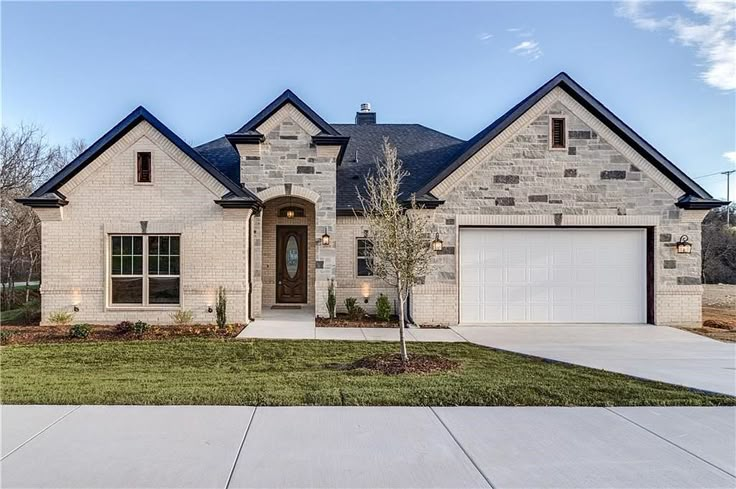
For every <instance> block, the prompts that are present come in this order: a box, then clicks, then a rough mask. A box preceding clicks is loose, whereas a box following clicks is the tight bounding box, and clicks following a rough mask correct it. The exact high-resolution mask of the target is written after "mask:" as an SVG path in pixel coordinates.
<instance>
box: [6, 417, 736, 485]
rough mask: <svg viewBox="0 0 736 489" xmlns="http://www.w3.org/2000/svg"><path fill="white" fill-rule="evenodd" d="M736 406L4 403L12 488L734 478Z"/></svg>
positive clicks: (724, 481)
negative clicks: (596, 406) (403, 406)
mask: <svg viewBox="0 0 736 489" xmlns="http://www.w3.org/2000/svg"><path fill="white" fill-rule="evenodd" d="M735 420H736V408H729V407H724V408H688V407H682V408H543V407H540V408H535V407H531V408H506V407H499V408H494V407H489V408H482V407H481V408H475V407H468V408H462V407H461V408H426V407H425V408H422V407H417V408H401V407H375V408H373V407H286V408H268V407H265V408H261V407H258V408H253V407H247V406H230V407H227V406H2V408H1V409H0V421H1V423H2V461H0V486H2V487H3V488H13V487H34V488H52V487H53V488H67V487H69V488H89V487H95V488H108V487H109V488H113V487H115V488H119V487H151V488H154V487H155V488H162V487H198V488H210V487H213V488H241V487H242V488H247V487H248V488H255V487H258V488H287V487H288V488H294V487H330V488H359V487H366V488H368V487H370V488H440V487H443V488H444V487H447V488H449V487H452V488H464V487H495V488H514V487H518V488H529V487H534V488H546V487H549V488H552V487H555V488H558V487H566V488H575V487H608V488H640V487H651V488H668V489H669V488H686V487H687V488H695V487H709V488H715V487H719V488H720V487H724V488H733V487H734V486H735V485H736V439H735V438H736V423H735Z"/></svg>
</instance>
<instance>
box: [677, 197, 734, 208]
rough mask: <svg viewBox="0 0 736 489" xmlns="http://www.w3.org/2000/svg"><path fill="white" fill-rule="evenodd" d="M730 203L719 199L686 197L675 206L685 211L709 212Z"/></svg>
mask: <svg viewBox="0 0 736 489" xmlns="http://www.w3.org/2000/svg"><path fill="white" fill-rule="evenodd" d="M729 204H730V202H728V201H725V200H719V199H701V198H698V197H694V196H692V195H688V196H686V197H683V198H681V199H680V200H678V201H677V202H676V203H675V205H676V206H677V207H679V208H680V209H685V210H710V209H716V208H718V207H722V206H725V205H729Z"/></svg>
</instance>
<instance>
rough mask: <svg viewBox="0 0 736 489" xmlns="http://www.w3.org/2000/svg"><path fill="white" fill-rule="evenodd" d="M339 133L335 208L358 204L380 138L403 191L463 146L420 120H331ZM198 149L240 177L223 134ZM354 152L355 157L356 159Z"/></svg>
mask: <svg viewBox="0 0 736 489" xmlns="http://www.w3.org/2000/svg"><path fill="white" fill-rule="evenodd" d="M332 127H334V128H335V129H336V130H337V131H338V132H339V133H340V134H341V135H343V136H348V137H350V142H349V143H348V146H347V149H346V151H345V155H344V156H343V158H342V163H341V164H340V166H338V168H337V208H338V209H352V208H360V202H359V201H358V195H357V193H356V186H358V185H360V186H361V188H362V183H363V177H364V176H365V175H366V174H367V173H368V172H369V171H370V170H371V169H373V167H374V166H375V162H376V157H380V156H381V145H382V143H383V138H384V137H388V138H389V141H390V142H391V144H393V145H395V146H396V147H397V148H398V150H399V158H401V159H402V161H403V163H404V168H405V169H406V170H407V171H408V172H409V176H408V177H406V180H405V181H404V184H405V185H404V192H405V194H406V195H407V197H408V196H409V194H411V193H414V192H416V191H417V190H418V189H419V188H421V187H422V186H423V185H424V184H426V183H427V182H428V181H429V180H431V179H432V177H434V176H435V175H436V174H437V173H439V172H440V171H442V169H444V168H445V167H446V166H447V163H448V161H449V160H450V158H451V157H452V156H454V155H455V153H456V152H457V151H458V150H459V149H461V148H462V147H463V144H464V143H463V141H462V140H461V139H457V138H454V137H452V136H448V135H447V134H443V133H441V132H438V131H435V130H433V129H430V128H428V127H424V126H422V125H420V124H372V125H355V124H332ZM196 149H197V151H198V152H199V153H200V154H201V155H202V156H204V157H205V158H207V160H208V161H210V162H211V163H212V164H213V165H214V166H216V167H217V169H219V170H220V172H222V173H224V174H225V175H227V176H228V177H229V178H230V179H232V180H233V181H234V182H238V181H239V180H240V158H239V156H238V152H237V151H236V150H235V148H233V146H232V144H230V141H228V139H227V138H226V137H222V138H218V139H215V140H214V141H210V142H209V143H205V144H203V145H201V146H197V148H196ZM356 156H357V160H356Z"/></svg>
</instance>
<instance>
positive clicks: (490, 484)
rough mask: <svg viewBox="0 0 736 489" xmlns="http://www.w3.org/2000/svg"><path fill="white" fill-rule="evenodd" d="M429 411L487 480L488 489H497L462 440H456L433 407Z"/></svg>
mask: <svg viewBox="0 0 736 489" xmlns="http://www.w3.org/2000/svg"><path fill="white" fill-rule="evenodd" d="M429 410H430V411H432V414H434V416H435V418H437V421H439V422H440V424H441V425H442V427H443V428H444V429H445V431H447V433H448V434H449V435H450V438H452V440H453V441H454V442H455V444H456V445H457V446H458V447H459V448H460V450H462V451H463V453H464V454H465V456H466V457H468V460H470V463H471V464H473V467H475V470H477V471H478V473H479V474H480V475H481V476H482V477H483V479H485V481H486V483H487V484H488V487H490V488H491V489H496V486H494V485H493V482H491V479H490V478H488V476H487V475H486V474H485V472H483V470H482V469H481V468H480V466H478V464H477V463H475V460H473V457H471V456H470V454H469V453H468V451H467V450H465V447H464V446H462V444H461V443H460V440H458V439H457V438H455V434H454V433H453V432H452V431H450V428H449V427H448V426H447V425H446V424H445V422H444V421H442V418H440V415H439V414H437V412H436V411H435V410H434V408H433V407H432V406H429Z"/></svg>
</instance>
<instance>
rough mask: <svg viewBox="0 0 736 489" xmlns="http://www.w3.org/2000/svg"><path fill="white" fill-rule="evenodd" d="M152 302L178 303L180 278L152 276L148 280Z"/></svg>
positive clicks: (149, 296)
mask: <svg viewBox="0 0 736 489" xmlns="http://www.w3.org/2000/svg"><path fill="white" fill-rule="evenodd" d="M148 302H149V303H150V304H178V303H179V278H178V277H176V278H151V279H149V280H148Z"/></svg>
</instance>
